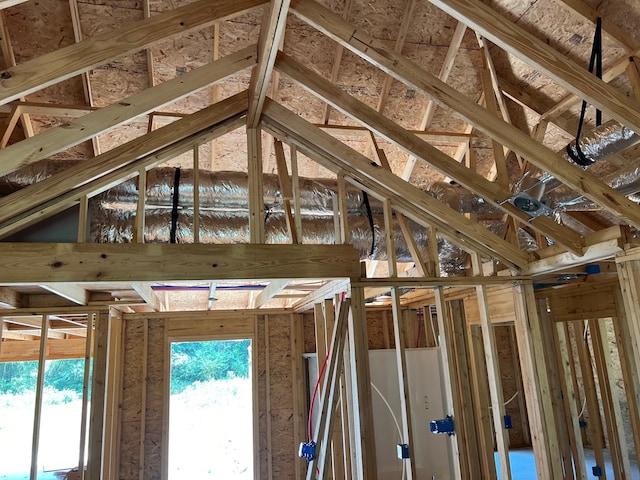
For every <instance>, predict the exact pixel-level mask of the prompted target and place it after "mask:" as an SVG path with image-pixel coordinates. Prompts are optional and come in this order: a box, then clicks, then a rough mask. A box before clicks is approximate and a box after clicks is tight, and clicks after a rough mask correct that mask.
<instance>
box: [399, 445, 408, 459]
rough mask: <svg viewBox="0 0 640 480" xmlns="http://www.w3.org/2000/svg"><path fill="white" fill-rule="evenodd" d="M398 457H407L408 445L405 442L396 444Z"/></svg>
mask: <svg viewBox="0 0 640 480" xmlns="http://www.w3.org/2000/svg"><path fill="white" fill-rule="evenodd" d="M398 458H401V459H404V458H409V445H407V444H406V443H399V444H398Z"/></svg>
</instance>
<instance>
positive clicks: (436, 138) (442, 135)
mask: <svg viewBox="0 0 640 480" xmlns="http://www.w3.org/2000/svg"><path fill="white" fill-rule="evenodd" d="M21 105H22V104H21ZM314 125H315V126H316V127H319V128H321V129H322V130H324V131H325V132H327V133H330V134H331V135H334V136H337V135H344V136H358V137H367V138H369V136H370V135H371V131H370V130H369V129H368V128H366V127H358V126H353V125H324V124H314ZM407 132H409V133H412V134H414V135H415V136H417V137H418V138H421V139H422V140H427V141H429V142H433V143H456V144H457V143H467V142H468V141H469V140H472V139H474V138H475V137H476V136H477V135H475V134H474V133H464V132H437V131H424V130H407Z"/></svg>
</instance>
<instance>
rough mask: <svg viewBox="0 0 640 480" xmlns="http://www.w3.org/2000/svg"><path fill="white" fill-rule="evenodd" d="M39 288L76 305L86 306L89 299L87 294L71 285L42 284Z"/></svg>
mask: <svg viewBox="0 0 640 480" xmlns="http://www.w3.org/2000/svg"><path fill="white" fill-rule="evenodd" d="M41 287H42V288H44V289H45V290H48V291H50V292H51V293H55V294H56V295H58V296H59V297H62V298H66V299H67V300H70V301H72V302H73V303H77V304H78V305H86V304H87V301H88V299H89V292H87V291H86V290H85V289H84V288H82V287H81V286H79V285H74V284H72V283H43V284H42V285H41Z"/></svg>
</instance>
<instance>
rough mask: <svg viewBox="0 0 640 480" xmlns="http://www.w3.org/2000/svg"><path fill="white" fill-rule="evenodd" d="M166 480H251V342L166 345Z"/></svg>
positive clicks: (177, 343) (229, 341)
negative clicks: (168, 370)
mask: <svg viewBox="0 0 640 480" xmlns="http://www.w3.org/2000/svg"><path fill="white" fill-rule="evenodd" d="M170 385H171V386H170V388H171V395H170V401H169V479H170V480H178V479H184V478H198V479H223V478H224V479H229V480H234V479H237V480H240V479H242V480H250V479H253V445H254V443H253V403H252V381H251V340H249V339H243V340H214V341H197V342H174V343H172V344H171V382H170Z"/></svg>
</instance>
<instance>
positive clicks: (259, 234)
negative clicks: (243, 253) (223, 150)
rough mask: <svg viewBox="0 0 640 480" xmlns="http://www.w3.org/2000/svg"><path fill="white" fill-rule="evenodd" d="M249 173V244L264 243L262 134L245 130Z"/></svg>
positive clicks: (257, 130)
mask: <svg viewBox="0 0 640 480" xmlns="http://www.w3.org/2000/svg"><path fill="white" fill-rule="evenodd" d="M247 155H248V157H249V158H248V173H249V236H250V239H249V242H250V243H264V195H263V189H262V134H261V130H260V129H259V128H247Z"/></svg>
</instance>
